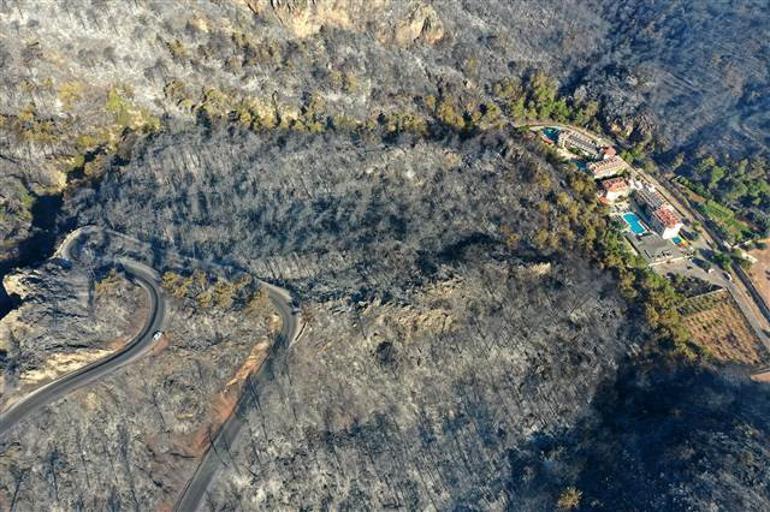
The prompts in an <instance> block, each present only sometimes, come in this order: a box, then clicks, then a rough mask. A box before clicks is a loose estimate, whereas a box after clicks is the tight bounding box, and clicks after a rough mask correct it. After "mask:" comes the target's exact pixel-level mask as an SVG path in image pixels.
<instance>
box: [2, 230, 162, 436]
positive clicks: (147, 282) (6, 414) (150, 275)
mask: <svg viewBox="0 0 770 512" xmlns="http://www.w3.org/2000/svg"><path fill="white" fill-rule="evenodd" d="M85 232H86V231H85V230H83V231H80V230H78V231H76V232H73V233H74V236H73V234H71V235H70V236H68V237H67V238H66V239H65V240H64V242H63V243H62V245H61V246H60V248H59V250H58V251H57V253H56V254H57V256H59V257H63V258H66V259H71V256H70V250H71V245H72V243H73V242H74V241H75V240H76V239H77V238H78V237H79V235H80V234H83V233H85ZM119 264H120V265H122V267H123V268H124V269H125V272H126V274H127V275H128V276H129V278H130V279H132V280H133V281H135V282H136V283H137V284H138V285H139V286H141V287H142V288H143V289H144V291H145V292H147V297H148V299H149V311H150V312H149V315H148V318H147V320H146V322H145V324H144V326H143V327H142V330H141V331H140V332H139V333H138V334H137V335H136V336H134V338H132V339H131V341H129V343H128V344H127V345H126V346H125V347H123V348H122V349H121V350H119V351H117V352H115V353H113V354H110V355H109V356H107V357H105V358H102V359H100V360H98V361H94V362H93V363H91V364H89V365H87V366H84V367H83V368H81V369H79V370H77V371H74V372H72V373H69V374H67V375H64V376H63V377H61V378H60V379H57V380H55V381H53V382H50V383H48V384H46V385H44V386H41V387H39V388H38V389H36V390H35V391H33V392H32V393H30V394H29V395H27V396H26V397H24V398H23V399H22V400H20V401H19V402H16V403H15V404H14V405H13V406H11V407H10V408H9V409H7V410H6V411H3V413H2V414H0V436H2V435H4V434H5V433H7V432H8V431H10V430H11V429H12V428H13V427H14V426H16V425H17V424H18V423H19V422H20V421H22V420H23V419H24V418H26V417H27V416H29V415H30V414H32V413H33V412H35V411H36V410H37V409H39V408H41V407H44V406H46V405H49V404H51V403H53V402H55V401H56V400H58V399H60V398H62V397H63V396H65V395H67V394H68V393H70V392H72V391H74V390H75V389H78V388H80V387H83V386H85V385H87V384H90V383H92V382H94V381H96V380H97V379H99V378H101V377H104V376H105V375H107V374H109V373H111V372H113V371H115V370H116V369H118V368H120V367H121V366H124V365H126V364H128V363H130V362H132V361H134V360H136V359H137V358H138V357H140V356H141V355H143V354H144V353H145V352H146V351H147V350H148V349H149V348H150V347H151V346H152V343H153V339H152V336H153V334H154V333H155V331H159V330H160V329H161V326H162V325H163V320H164V318H165V312H166V307H165V301H164V298H163V296H162V295H161V293H160V289H159V288H158V279H157V274H156V273H155V271H153V270H152V269H150V268H149V267H146V266H144V265H142V264H140V263H136V262H133V261H129V260H120V261H119Z"/></svg>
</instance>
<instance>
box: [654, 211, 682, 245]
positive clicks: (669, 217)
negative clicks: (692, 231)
mask: <svg viewBox="0 0 770 512" xmlns="http://www.w3.org/2000/svg"><path fill="white" fill-rule="evenodd" d="M682 226H684V224H683V223H682V219H681V218H680V217H679V215H678V214H677V213H676V212H675V211H674V208H673V207H672V206H671V205H670V204H664V205H663V206H661V207H660V208H657V209H656V210H653V212H652V213H651V214H650V227H652V229H653V230H655V232H656V233H658V234H659V235H660V237H661V238H665V239H670V238H674V237H675V236H677V235H678V234H679V230H680V229H682Z"/></svg>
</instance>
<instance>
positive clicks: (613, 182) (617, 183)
mask: <svg viewBox="0 0 770 512" xmlns="http://www.w3.org/2000/svg"><path fill="white" fill-rule="evenodd" d="M602 188H603V189H604V190H606V191H607V192H622V191H624V190H628V182H626V180H624V179H623V178H610V179H608V180H604V181H602Z"/></svg>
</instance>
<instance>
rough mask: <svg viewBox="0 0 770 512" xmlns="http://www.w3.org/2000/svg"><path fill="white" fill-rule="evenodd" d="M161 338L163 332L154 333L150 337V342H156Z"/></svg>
mask: <svg viewBox="0 0 770 512" xmlns="http://www.w3.org/2000/svg"><path fill="white" fill-rule="evenodd" d="M161 336H163V331H155V334H153V335H152V341H158V340H159V339H160V337H161Z"/></svg>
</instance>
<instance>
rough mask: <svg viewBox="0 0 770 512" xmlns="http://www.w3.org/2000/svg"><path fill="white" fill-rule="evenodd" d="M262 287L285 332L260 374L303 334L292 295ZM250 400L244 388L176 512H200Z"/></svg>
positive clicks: (181, 496)
mask: <svg viewBox="0 0 770 512" xmlns="http://www.w3.org/2000/svg"><path fill="white" fill-rule="evenodd" d="M262 286H264V287H265V290H266V291H267V293H268V296H269V297H270V300H271V302H272V303H273V305H274V306H275V308H276V311H277V312H278V314H279V315H280V317H281V320H282V326H281V332H280V333H279V334H278V336H277V338H276V340H275V342H274V343H273V346H272V347H271V349H270V351H271V354H270V356H269V357H268V359H267V360H266V361H265V363H264V365H263V368H261V369H260V370H258V371H260V372H262V371H265V368H264V366H268V365H270V364H272V362H273V361H275V359H276V356H278V355H280V354H281V353H283V352H285V351H286V350H287V349H288V348H289V347H291V344H292V343H293V342H294V341H295V339H296V338H297V337H298V335H299V333H300V328H299V322H298V318H297V316H298V315H297V314H294V313H293V308H292V304H291V302H292V299H291V295H290V294H289V293H288V292H287V291H286V290H284V289H282V288H279V287H277V286H273V285H271V284H269V283H265V282H264V281H263V282H262ZM247 397H248V394H247V393H246V387H245V386H244V389H243V391H242V392H241V396H240V397H239V398H238V403H237V404H236V406H235V409H234V412H233V414H231V415H230V417H229V418H228V419H227V420H226V421H225V423H224V424H223V425H222V427H221V428H220V429H219V431H218V432H217V433H216V436H215V437H214V440H213V442H212V443H211V444H210V445H209V446H208V448H207V449H206V453H204V454H203V458H202V459H201V462H200V464H199V465H198V468H197V469H196V471H195V474H194V475H193V476H192V478H191V479H190V480H189V481H188V482H187V485H186V486H185V488H184V489H183V491H182V493H181V494H180V496H179V499H178V500H177V502H176V504H175V505H174V510H175V511H179V512H193V511H195V510H198V508H199V507H200V506H201V503H202V502H203V498H204V496H205V495H206V490H207V489H208V487H209V485H210V484H211V481H212V480H213V479H214V476H215V474H216V472H217V470H218V469H219V467H220V466H221V465H222V464H223V463H224V460H223V457H225V456H226V455H225V454H227V453H228V452H229V450H230V446H232V445H233V443H234V442H235V440H236V438H237V437H238V434H239V433H240V431H241V428H243V426H244V420H243V417H244V415H245V413H246V412H247V408H248V398H247Z"/></svg>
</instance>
